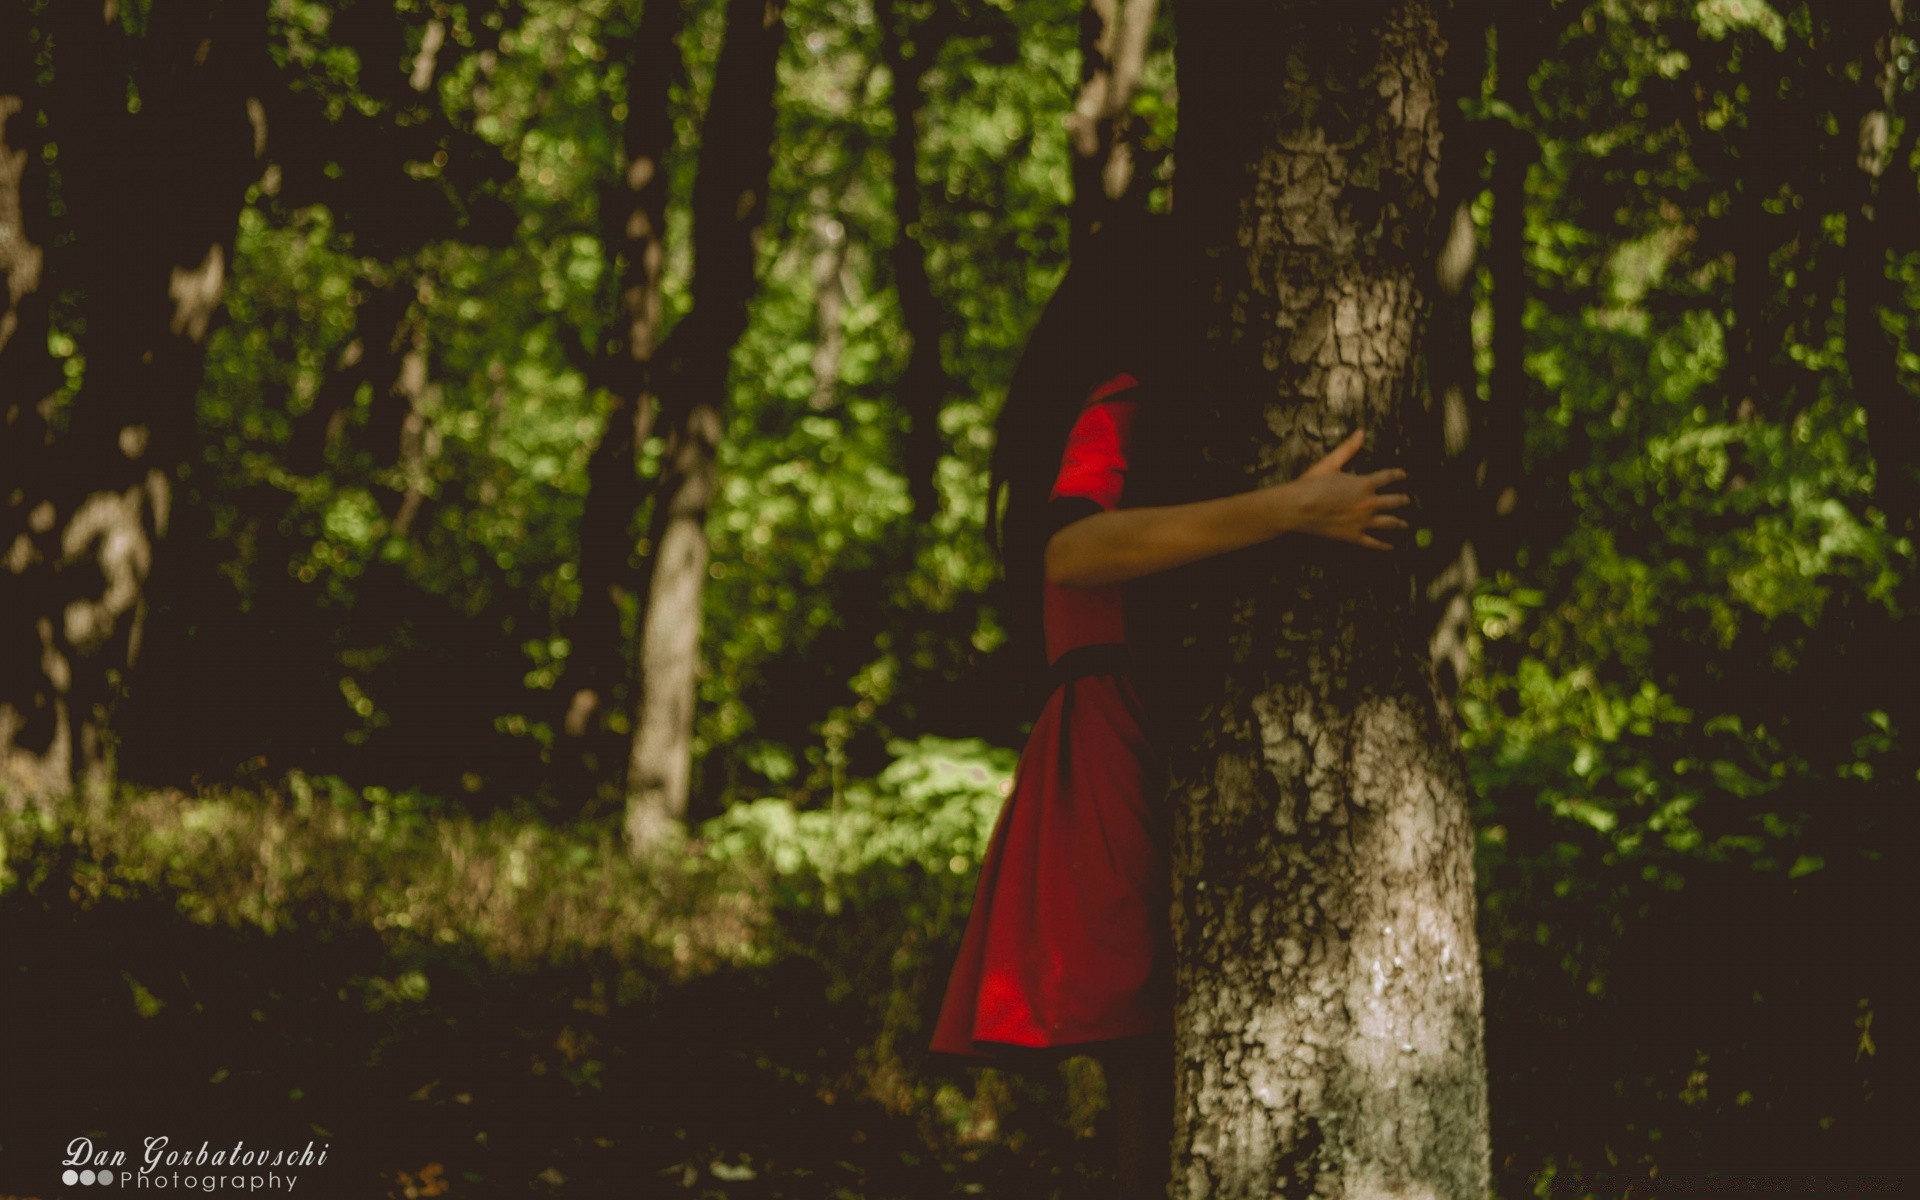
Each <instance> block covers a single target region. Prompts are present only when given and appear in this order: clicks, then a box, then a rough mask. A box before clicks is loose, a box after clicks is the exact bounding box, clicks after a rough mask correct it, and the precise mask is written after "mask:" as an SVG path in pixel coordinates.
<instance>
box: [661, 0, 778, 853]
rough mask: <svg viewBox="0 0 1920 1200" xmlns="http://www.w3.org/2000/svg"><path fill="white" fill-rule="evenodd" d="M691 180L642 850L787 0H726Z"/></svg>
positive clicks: (671, 733) (683, 784) (681, 809)
mask: <svg viewBox="0 0 1920 1200" xmlns="http://www.w3.org/2000/svg"><path fill="white" fill-rule="evenodd" d="M725 36H726V41H725V42H724V44H723V45H722V47H721V51H720V61H719V63H718V65H717V66H716V67H715V70H714V83H713V99H712V100H711V101H710V102H709V105H708V108H707V119H706V122H705V124H704V128H703V129H702V131H701V149H700V168H699V172H698V175H697V177H696V179H695V182H694V189H693V251H694V277H693V284H692V292H693V308H692V310H691V311H690V312H688V313H687V315H686V316H685V317H683V318H681V320H680V323H679V324H678V325H676V326H675V327H674V331H673V334H672V336H671V337H670V338H669V339H668V342H667V344H666V345H663V346H662V347H661V356H660V357H661V359H662V360H663V362H662V364H661V365H662V366H663V367H665V368H666V372H665V375H664V377H660V378H659V381H658V382H659V387H658V394H659V397H660V404H661V417H662V419H663V424H664V426H665V433H664V436H665V449H664V452H663V454H662V456H661V468H660V471H661V473H660V477H659V481H658V484H657V487H656V490H655V494H654V501H653V512H652V514H651V517H650V520H649V530H648V534H649V536H648V542H649V545H650V546H651V547H652V553H651V556H650V557H649V559H648V561H647V567H646V585H645V586H646V591H645V596H646V600H645V604H644V605H643V607H642V609H641V624H640V629H641V632H640V638H639V663H638V668H637V670H636V672H635V674H636V680H637V684H638V690H639V703H638V713H637V717H636V720H635V722H634V736H633V750H632V757H631V760H630V763H629V769H628V782H627V814H626V831H627V841H628V844H629V845H630V846H631V847H632V848H633V849H634V850H635V851H636V852H639V851H644V850H648V849H651V848H655V847H658V846H660V845H661V844H662V843H665V842H668V841H670V840H671V839H672V838H673V837H675V836H676V835H677V834H678V833H679V832H680V831H681V829H682V822H683V821H684V819H685V817H686V811H687V796H688V791H689V787H690V783H691V773H692V761H691V756H692V745H693V715H694V703H695V700H696V698H697V696H696V693H697V686H698V669H699V661H700V657H699V656H700V628H701V611H700V610H701V604H702V601H703V599H704V597H705V594H706V583H707V554H708V547H707V509H708V506H709V505H710V504H711V503H712V501H713V494H714V489H715V486H716V484H717V482H718V480H717V471H716V458H717V456H718V453H719V448H720V438H721V435H722V433H723V431H724V430H725V428H726V410H727V387H728V377H729V375H730V364H731V359H732V355H733V348H734V345H735V344H736V343H737V342H738V341H739V340H740V336H741V335H742V334H743V333H745V332H746V327H747V305H748V303H749V302H750V301H751V300H752V299H753V294H754V288H755V286H756V265H757V264H756V258H757V256H758V241H759V238H758V234H759V229H760V222H761V219H762V217H763V215H764V214H765V212H766V203H767V186H768V181H769V178H770V174H771V169H772V163H773V123H774V102H773V101H774V89H775V84H776V81H777V70H776V68H777V66H778V64H779V58H780V49H781V47H782V45H783V44H784V43H785V40H786V24H785V3H784V0H728V5H727V29H726V35H725Z"/></svg>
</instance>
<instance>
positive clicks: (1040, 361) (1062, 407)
mask: <svg viewBox="0 0 1920 1200" xmlns="http://www.w3.org/2000/svg"><path fill="white" fill-rule="evenodd" d="M1173 264H1174V259H1173V253H1172V230H1171V218H1169V217H1163V216H1152V215H1148V214H1145V213H1134V214H1128V215H1124V216H1121V217H1118V218H1116V219H1113V220H1110V221H1109V222H1108V223H1107V224H1105V225H1103V226H1102V227H1101V228H1100V229H1098V230H1097V231H1095V232H1094V233H1092V234H1090V235H1089V236H1088V237H1087V238H1086V240H1085V241H1084V243H1083V244H1082V246H1081V248H1080V249H1079V250H1078V252H1076V253H1075V255H1074V257H1073V261H1072V262H1071V263H1070V264H1069V266H1068V268H1067V273H1066V276H1065V277H1064V278H1063V279H1062V280H1061V281H1060V285H1059V287H1057V288H1056V289H1055V290H1054V293H1053V296H1052V297H1051V298H1050V299H1049V300H1048V301H1047V306H1046V308H1045V309H1044V310H1043V311H1042V312H1041V314H1040V319H1039V320H1038V321H1037V322H1036V323H1035V324H1034V327H1033V330H1032V332H1031V333H1029V334H1028V336H1027V344H1026V347H1025V349H1023V350H1022V352H1021V355H1020V361H1019V364H1018V365H1017V366H1016V367H1015V368H1014V372H1013V378H1012V380H1011V381H1010V382H1009V383H1008V386H1007V398H1006V402H1005V403H1004V404H1003V405H1002V407H1001V409H1000V415H999V418H998V419H997V420H996V421H995V423H994V443H993V455H992V458H991V460H990V467H989V472H988V480H987V527H986V532H987V542H988V545H990V546H991V547H992V548H993V551H994V553H995V554H996V555H997V556H998V557H999V559H1000V563H1001V568H1002V571H1003V572H1004V575H1005V579H1006V590H1005V594H1004V597H1003V602H1002V604H1001V619H1002V622H1003V624H1004V625H1005V626H1006V629H1007V636H1008V642H1009V645H1008V653H1009V654H1010V655H1011V657H1012V659H1013V663H1014V666H1015V668H1016V673H1017V675H1018V676H1020V677H1021V678H1022V679H1023V680H1026V681H1028V682H1038V681H1039V680H1040V679H1041V678H1043V677H1044V672H1045V668H1046V650H1045V646H1044V644H1043V640H1042V632H1041V624H1040V584H1041V580H1042V577H1043V570H1042V555H1043V553H1044V551H1045V549H1046V543H1045V540H1044V536H1043V535H1044V533H1045V527H1044V525H1043V523H1042V509H1044V508H1045V507H1046V503H1047V495H1048V493H1049V492H1050V491H1051V490H1052V487H1053V481H1054V478H1055V476H1056V475H1057V473H1058V471H1059V467H1060V456H1061V453H1062V452H1063V451H1064V450H1065V449H1066V443H1067V434H1068V432H1069V431H1071V430H1072V428H1073V423H1074V419H1075V418H1076V417H1077V416H1078V415H1079V413H1080V408H1081V406H1082V404H1084V403H1085V401H1086V399H1087V397H1088V396H1089V395H1090V394H1091V393H1092V391H1093V389H1094V388H1096V387H1098V386H1099V385H1100V384H1101V383H1103V382H1105V381H1106V380H1108V379H1110V378H1112V377H1113V376H1114V375H1116V374H1119V373H1120V372H1123V371H1124V372H1127V373H1129V374H1132V375H1133V376H1134V377H1135V378H1137V379H1139V380H1140V381H1141V385H1142V386H1141V389H1140V391H1139V395H1140V396H1141V397H1142V398H1143V399H1144V400H1147V401H1148V402H1149V403H1151V402H1152V399H1153V397H1154V396H1155V395H1156V394H1158V393H1157V392H1156V390H1155V381H1156V380H1164V379H1165V377H1166V376H1167V374H1168V373H1169V369H1170V368H1169V364H1170V363H1171V361H1172V355H1171V354H1170V353H1169V345H1170V342H1171V339H1172V337H1173V335H1174V329H1173V320H1172V316H1173V308H1172V303H1171V301H1172V298H1173V296H1174V295H1175V294H1176V288H1175V284H1174V277H1173V269H1174V268H1173Z"/></svg>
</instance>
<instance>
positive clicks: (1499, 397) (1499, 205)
mask: <svg viewBox="0 0 1920 1200" xmlns="http://www.w3.org/2000/svg"><path fill="white" fill-rule="evenodd" d="M1495 12H1496V14H1497V15H1496V17H1495V22H1494V60H1493V64H1494V65H1493V70H1494V97H1495V98H1496V99H1498V100H1500V101H1502V102H1504V103H1505V105H1506V106H1507V108H1508V110H1509V111H1511V112H1515V113H1521V114H1525V113H1529V112H1531V111H1533V100H1532V96H1531V94H1530V93H1529V90H1528V82H1529V80H1531V79H1532V78H1533V73H1534V71H1535V70H1537V69H1538V68H1539V65H1540V61H1541V58H1542V56H1543V55H1544V53H1545V37H1546V30H1545V21H1546V17H1545V15H1543V14H1542V13H1540V12H1537V11H1535V10H1534V9H1533V8H1532V6H1529V5H1512V4H1505V5H1495ZM1539 157H1540V147H1539V145H1538V143H1536V142H1535V141H1534V138H1533V134H1532V133H1531V132H1529V131H1528V130H1526V129H1524V128H1519V127H1509V128H1507V129H1504V130H1502V134H1501V137H1500V138H1499V139H1498V141H1497V142H1496V143H1495V145H1494V148H1493V172H1492V185H1493V225H1492V228H1491V230H1490V231H1489V239H1488V246H1487V270H1488V274H1489V275H1490V276H1491V277H1492V280H1493V304H1492V308H1493V369H1492V370H1491V372H1490V373H1489V374H1488V378H1487V396H1488V401H1489V402H1488V406H1487V414H1486V419H1485V421H1484V423H1483V424H1482V426H1481V429H1480V431H1479V432H1480V434H1481V436H1480V439H1479V440H1480V442H1481V444H1482V446H1483V454H1484V460H1483V461H1484V463H1485V467H1484V471H1483V474H1482V478H1481V486H1482V488H1483V489H1484V490H1485V491H1486V493H1487V494H1488V495H1490V496H1491V497H1492V498H1493V507H1492V512H1491V514H1490V515H1486V514H1483V517H1482V519H1481V520H1479V521H1477V522H1476V524H1477V525H1479V526H1480V528H1481V530H1482V534H1481V536H1480V538H1479V539H1478V540H1477V542H1476V547H1475V548H1476V550H1477V551H1478V558H1479V560H1480V569H1481V570H1482V571H1483V572H1484V571H1491V570H1494V569H1496V568H1498V567H1502V566H1508V565H1511V564H1512V563H1513V561H1514V558H1515V556H1516V555H1517V553H1518V552H1519V548H1520V545H1521V544H1522V542H1523V541H1524V540H1525V538H1524V535H1523V532H1522V529H1521V526H1522V524H1523V522H1524V521H1525V520H1526V519H1527V516H1528V514H1525V513H1522V512H1521V511H1520V510H1521V504H1522V501H1521V491H1522V489H1523V488H1524V486H1525V480H1524V479H1523V471H1522V465H1523V463H1522V452H1523V450H1524V449H1525V444H1526V442H1525V439H1526V414H1527V411H1528V410H1529V409H1530V408H1531V407H1532V384H1531V381H1530V380H1529V378H1528V376H1527V327H1526V317H1527V292H1528V288H1527V253H1526V248H1527V173H1528V172H1529V171H1530V170H1532V168H1533V164H1534V163H1535V162H1536V161H1538V160H1539Z"/></svg>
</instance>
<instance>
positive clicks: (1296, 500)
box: [1046, 431, 1412, 587]
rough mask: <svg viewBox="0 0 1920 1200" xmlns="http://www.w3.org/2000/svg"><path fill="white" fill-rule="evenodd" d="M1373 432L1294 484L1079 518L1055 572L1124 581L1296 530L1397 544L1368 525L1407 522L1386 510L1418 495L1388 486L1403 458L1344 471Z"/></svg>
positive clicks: (1353, 439)
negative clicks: (1363, 471) (1358, 471)
mask: <svg viewBox="0 0 1920 1200" xmlns="http://www.w3.org/2000/svg"><path fill="white" fill-rule="evenodd" d="M1363 437H1364V434H1363V433H1362V432H1360V431H1355V432H1354V433H1353V434H1352V435H1351V436H1349V437H1348V438H1347V440H1346V441H1344V442H1342V443H1341V444H1340V445H1339V446H1338V447H1336V448H1335V449H1334V450H1333V451H1332V453H1330V454H1328V455H1327V456H1326V457H1325V458H1323V459H1321V460H1320V461H1319V462H1317V463H1315V464H1314V465H1313V466H1311V467H1308V468H1307V469H1306V470H1305V471H1304V472H1302V473H1301V475H1300V477H1299V478H1297V479H1294V480H1290V481H1289V482H1287V483H1281V484H1275V485H1273V486H1271V487H1263V488H1258V489H1256V490H1254V491H1251V492H1243V493H1241V494H1240V495H1237V496H1222V497H1220V498H1219V499H1216V500H1197V501H1195V502H1193V503H1191V504H1172V505H1166V506H1162V507H1158V508H1123V509H1112V510H1109V511H1106V512H1101V513H1095V514H1094V515H1092V516H1089V517H1084V518H1082V519H1080V520H1078V521H1075V522H1073V523H1072V524H1071V525H1068V526H1066V527H1065V528H1063V529H1061V530H1060V531H1059V532H1058V533H1056V534H1054V535H1053V537H1052V538H1050V539H1049V540H1048V542H1047V547H1046V572H1047V578H1048V579H1049V580H1052V581H1053V582H1055V583H1063V584H1067V585H1069V586H1073V587H1096V586H1100V585H1103V584H1113V583H1121V582H1124V581H1126V580H1129V579H1138V578H1139V577H1141V576H1143V575H1152V574H1154V573H1155V572H1157V571H1164V570H1167V569H1169V568H1171V567H1178V566H1182V565H1185V564H1186V563H1190V562H1194V561H1196V560H1198V559H1202V558H1210V557H1212V556H1213V555H1216V554H1224V553H1226V552H1228V551H1230V550H1239V549H1241V548H1243V547H1246V546H1251V545H1254V544H1256V543H1258V542H1264V541H1266V540H1268V539H1270V538H1274V537H1278V536H1279V535H1281V534H1283V533H1289V532H1299V533H1313V534H1318V535H1320V536H1322V537H1329V538H1334V539H1336V540H1340V541H1351V542H1358V543H1359V544H1361V545H1363V546H1368V547H1371V548H1373V549H1376V550H1391V549H1392V548H1393V547H1392V546H1390V545H1388V544H1387V543H1385V542H1382V541H1380V540H1378V539H1377V538H1374V537H1372V536H1370V535H1369V534H1368V533H1367V532H1366V531H1367V530H1368V529H1404V528H1406V527H1407V523H1406V522H1405V521H1403V520H1401V519H1400V518H1399V517H1395V516H1391V515H1389V514H1387V513H1385V512H1383V511H1382V510H1383V509H1387V508H1396V507H1399V506H1400V505H1403V504H1409V503H1412V497H1410V496H1408V495H1406V494H1405V493H1402V492H1381V491H1379V488H1380V487H1381V486H1383V485H1385V484H1388V483H1392V482H1395V481H1396V480H1401V479H1405V478H1406V477H1407V473H1406V472H1405V471H1403V470H1400V469H1399V468H1397V467H1389V468H1387V469H1385V470H1380V471H1375V472H1373V473H1371V474H1368V475H1351V474H1347V473H1345V472H1342V471H1341V470H1340V468H1341V467H1342V466H1344V465H1345V464H1346V462H1347V460H1348V459H1350V458H1352V457H1353V455H1354V454H1355V453H1356V452H1357V451H1358V450H1359V449H1360V444H1361V441H1362V439H1363Z"/></svg>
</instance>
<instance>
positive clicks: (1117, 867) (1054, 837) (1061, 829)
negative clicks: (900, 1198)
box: [932, 374, 1172, 1058]
mask: <svg viewBox="0 0 1920 1200" xmlns="http://www.w3.org/2000/svg"><path fill="white" fill-rule="evenodd" d="M1138 382H1139V381H1138V380H1136V379H1135V378H1134V377H1133V376H1131V375H1124V374H1123V375H1118V376H1115V377H1114V378H1112V379H1109V380H1108V381H1107V382H1106V383H1103V384H1102V385H1101V386H1100V387H1099V388H1097V389H1095V390H1094V392H1093V393H1092V395H1091V396H1090V397H1089V398H1088V400H1087V402H1086V404H1085V405H1084V406H1083V407H1082V409H1081V412H1080V415H1079V417H1078V418H1077V419H1076V421H1075V424H1074V426H1073V431H1072V433H1071V434H1069V435H1068V439H1067V446H1066V450H1065V453H1064V454H1063V455H1062V457H1061V465H1060V473H1059V476H1058V478H1057V479H1056V481H1055V483H1054V487H1053V492H1052V497H1051V499H1050V501H1049V514H1050V517H1051V518H1052V519H1053V520H1054V522H1055V523H1056V524H1057V523H1060V522H1062V521H1063V520H1071V519H1074V518H1076V517H1078V516H1084V515H1090V514H1092V513H1094V512H1097V511H1102V510H1107V509H1111V508H1113V507H1114V506H1115V505H1117V504H1118V503H1119V501H1120V494H1121V487H1122V484H1123V483H1124V482H1125V478H1126V469H1127V436H1128V433H1129V431H1130V430H1131V428H1132V423H1133V417H1134V413H1135V411H1136V409H1137V408H1138V407H1139V404H1138V401H1137V399H1134V398H1132V397H1131V396H1130V393H1131V391H1132V389H1133V388H1135V387H1136V386H1137V384H1138ZM1043 587H1044V591H1043V593H1042V599H1041V605H1042V610H1043V623H1044V626H1045V630H1046V643H1047V661H1048V662H1049V663H1051V664H1053V667H1054V669H1055V672H1056V675H1057V676H1059V677H1061V682H1060V683H1059V684H1058V685H1057V686H1056V687H1055V688H1054V690H1053V693H1052V695H1050V696H1049V697H1048V699H1047V702H1046V705H1045V707H1044V708H1042V709H1041V711H1040V715H1039V716H1038V717H1037V718H1035V720H1034V724H1033V732H1032V733H1031V734H1029V735H1028V738H1027V744H1026V747H1025V749H1023V750H1022V751H1021V755H1020V762H1019V766H1018V767H1017V768H1016V769H1015V772H1014V781H1013V789H1012V792H1011V793H1010V794H1009V795H1008V797H1007V802H1006V805H1005V806H1004V807H1003V808H1002V809H1001V811H1000V818H999V821H998V822H997V823H996V824H995V826H994V830H993V836H992V839H991V840H990V842H989V843H988V846H987V853H986V860H985V862H984V863H983V864H982V866H981V870H980V882H979V885H978V886H977V888H976V889H975V892H974V898H973V912H972V915H971V917H970V918H969V919H968V922H967V930H966V934H965V935H964V937H963V938H962V940H961V943H960V954H959V958H958V960H957V961H956V962H955V964H954V968H953V974H952V976H951V978H950V979H949V981H948V984H947V994H946V1000H945V1002H944V1004H943V1005H942V1006H941V1010H940V1018H939V1021H938V1022H937V1023H936V1026H935V1030H934V1036H933V1043H932V1049H933V1050H935V1051H936V1052H939V1053H943V1054H957V1055H964V1056H967V1057H971V1058H992V1057H994V1056H996V1055H1004V1054H1007V1053H1008V1052H1009V1050H1010V1048H1012V1047H1030V1048H1031V1047H1057V1046H1070V1045H1075V1044H1079V1043H1086V1042H1099V1041H1106V1040H1109V1039H1113V1038H1123V1037H1131V1036H1135V1035H1139V1034H1146V1033H1153V1032H1157V1031H1160V1030H1163V1029H1165V1028H1167V1027H1169V1026H1170V1025H1171V1024H1172V1004H1171V989H1170V986H1169V973H1168V970H1167V944H1168V933H1167V927H1166V926H1167V914H1168V906H1169V896H1168V886H1169V885H1168V879H1167V857H1166V849H1165V847H1166V831H1165V826H1164V820H1163V816H1162V814H1163V813H1164V795H1165V791H1166V787H1165V776H1164V767H1163V765H1162V763H1163V760H1162V759H1161V758H1160V757H1159V755H1158V753H1157V752H1156V751H1155V749H1154V748H1153V747H1152V746H1151V745H1150V744H1149V743H1148V740H1147V737H1146V734H1145V732H1144V731H1143V725H1144V720H1143V714H1142V710H1141V704H1140V696H1139V693H1138V691H1137V690H1136V689H1135V686H1134V682H1133V680H1132V678H1131V677H1130V676H1129V675H1128V674H1127V672H1126V666H1125V661H1124V643H1125V638H1126V627H1125V621H1124V612H1123V609H1122V605H1121V589H1120V586H1119V585H1117V584H1116V585H1112V586H1103V587H1069V586H1065V585H1061V584H1055V583H1051V582H1049V583H1046V584H1044V585H1043ZM1014 1053H1017V1051H1014Z"/></svg>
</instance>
